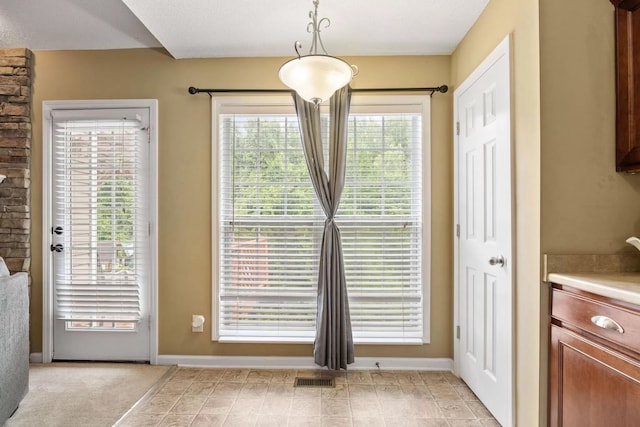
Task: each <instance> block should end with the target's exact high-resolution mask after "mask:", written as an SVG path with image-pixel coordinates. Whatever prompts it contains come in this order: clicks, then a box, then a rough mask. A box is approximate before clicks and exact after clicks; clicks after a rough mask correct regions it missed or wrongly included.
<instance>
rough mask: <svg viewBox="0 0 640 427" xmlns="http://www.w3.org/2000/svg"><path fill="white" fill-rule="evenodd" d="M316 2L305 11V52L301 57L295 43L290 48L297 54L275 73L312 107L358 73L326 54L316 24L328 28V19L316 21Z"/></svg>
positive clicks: (338, 59)
mask: <svg viewBox="0 0 640 427" xmlns="http://www.w3.org/2000/svg"><path fill="white" fill-rule="evenodd" d="M318 3H319V0H313V6H314V10H313V11H310V12H309V18H311V22H309V24H308V25H307V32H309V33H312V35H313V37H312V41H311V48H310V49H309V54H308V55H304V56H301V55H300V51H299V49H301V48H302V44H300V42H296V43H295V45H294V48H295V50H296V53H297V54H298V57H297V58H294V59H292V60H290V61H287V62H285V63H284V64H282V66H281V67H280V72H279V73H278V76H279V77H280V80H281V81H282V83H284V84H285V85H287V86H288V87H290V88H291V89H293V90H295V91H296V92H297V93H298V95H300V96H301V97H302V99H304V100H306V101H309V102H312V103H314V104H315V105H316V106H317V105H320V103H322V102H324V101H326V100H327V99H329V98H331V95H333V93H334V92H335V91H336V90H338V89H340V88H341V87H343V86H345V85H346V84H348V83H349V82H351V80H352V79H353V77H354V76H355V75H356V74H357V73H358V67H356V66H355V65H349V64H347V63H346V62H345V61H343V60H342V59H340V58H336V57H335V56H331V55H329V54H327V50H326V49H325V48H324V45H323V44H322V39H321V38H320V26H324V28H328V27H329V25H330V24H331V21H329V19H328V18H322V19H321V20H320V21H318ZM318 47H320V48H321V49H322V51H321V53H318Z"/></svg>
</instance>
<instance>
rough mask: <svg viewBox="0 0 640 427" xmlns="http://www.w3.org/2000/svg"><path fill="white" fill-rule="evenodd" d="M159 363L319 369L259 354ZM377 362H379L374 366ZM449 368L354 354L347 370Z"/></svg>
mask: <svg viewBox="0 0 640 427" xmlns="http://www.w3.org/2000/svg"><path fill="white" fill-rule="evenodd" d="M156 362H157V364H158V365H178V366H185V367H210V368H213V367H215V368H256V369H318V366H317V365H316V364H315V363H314V362H313V358H312V357H259V356H187V355H175V354H166V355H158V358H157V360H156ZM376 363H378V365H376ZM378 368H380V369H383V370H389V371H391V370H393V371H400V370H412V371H452V370H453V359H447V358H416V357H356V360H355V363H353V364H351V365H349V369H350V370H366V369H378Z"/></svg>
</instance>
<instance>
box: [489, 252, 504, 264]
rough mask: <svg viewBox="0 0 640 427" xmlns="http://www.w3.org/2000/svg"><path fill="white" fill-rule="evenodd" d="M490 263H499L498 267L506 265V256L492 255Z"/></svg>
mask: <svg viewBox="0 0 640 427" xmlns="http://www.w3.org/2000/svg"><path fill="white" fill-rule="evenodd" d="M489 265H497V266H498V267H504V257H503V256H502V255H499V256H492V257H491V258H489Z"/></svg>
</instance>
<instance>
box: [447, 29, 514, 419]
mask: <svg viewBox="0 0 640 427" xmlns="http://www.w3.org/2000/svg"><path fill="white" fill-rule="evenodd" d="M505 56H506V58H507V63H509V65H510V68H511V34H509V35H507V37H505V38H504V39H503V40H502V41H501V42H500V43H499V44H498V46H496V48H495V49H494V50H493V51H492V52H491V53H490V54H489V55H488V56H487V57H486V58H485V59H484V60H483V61H482V63H481V64H480V65H479V66H478V67H477V68H476V69H475V70H473V72H472V73H471V74H470V75H469V76H468V77H467V78H466V79H465V80H464V82H463V83H462V84H460V86H459V87H458V88H457V89H456V90H455V91H454V95H453V139H454V148H453V159H454V161H453V181H454V184H453V185H454V206H453V215H454V235H453V240H454V244H453V247H454V270H453V298H454V305H453V331H452V332H453V372H454V374H456V375H458V376H459V375H460V357H461V355H460V340H459V335H458V334H459V329H458V328H459V325H460V289H459V286H460V278H459V271H458V269H459V262H460V254H459V247H458V245H459V241H458V236H457V230H458V226H457V224H460V218H459V206H458V196H459V184H460V183H459V182H458V173H459V171H458V154H459V153H458V150H459V136H458V132H459V130H458V125H457V123H459V121H460V120H459V117H458V98H459V97H460V94H462V93H464V92H465V91H466V90H467V89H469V87H470V86H471V85H473V84H474V83H475V82H476V81H477V80H478V78H479V77H480V76H482V75H483V74H484V73H486V72H487V70H488V69H489V68H491V67H492V66H493V64H494V63H495V62H497V61H498V60H499V59H500V58H502V57H505ZM512 80H513V79H512V78H511V79H510V84H511V81H512ZM509 97H510V98H511V102H510V105H511V109H512V110H513V93H512V90H511V87H509ZM511 113H512V114H511V117H513V111H511ZM509 129H510V132H511V138H510V141H511V165H512V168H511V170H512V171H513V155H514V153H513V151H514V150H513V127H512V126H511V125H510V126H509ZM511 180H512V182H511V184H512V185H511V188H512V190H511V236H512V242H511V253H510V254H506V257H507V259H508V260H509V261H510V264H511V283H512V301H511V307H512V309H511V313H512V327H511V331H512V332H511V336H509V343H510V345H509V348H510V353H511V354H510V355H509V357H508V359H509V363H510V365H511V366H510V369H509V372H510V373H511V378H510V380H509V381H508V384H509V389H510V391H509V402H507V403H508V406H509V420H510V421H509V425H514V422H515V387H514V384H515V372H516V369H515V358H514V356H515V350H514V343H515V339H514V336H513V334H514V331H515V324H514V323H515V306H514V297H515V277H516V274H515V272H516V265H515V247H516V234H515V215H514V213H515V207H514V201H515V197H514V195H513V191H514V190H513V189H514V188H515V185H514V182H513V180H514V177H513V173H512V177H511Z"/></svg>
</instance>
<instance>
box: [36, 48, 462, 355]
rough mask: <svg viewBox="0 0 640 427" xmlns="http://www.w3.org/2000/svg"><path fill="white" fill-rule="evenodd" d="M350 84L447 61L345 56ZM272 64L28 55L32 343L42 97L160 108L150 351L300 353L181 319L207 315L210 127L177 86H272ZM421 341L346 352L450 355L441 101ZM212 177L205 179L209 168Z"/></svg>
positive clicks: (436, 111)
mask: <svg viewBox="0 0 640 427" xmlns="http://www.w3.org/2000/svg"><path fill="white" fill-rule="evenodd" d="M348 59H350V60H351V62H353V63H355V64H357V65H358V66H359V68H360V74H359V75H358V76H357V78H356V79H355V81H354V84H353V86H354V87H361V88H362V87H398V86H405V87H407V86H410V87H413V86H433V85H441V84H448V83H449V82H450V79H451V58H450V57H448V56H435V57H393V58H372V57H366V58H365V57H360V58H348ZM283 60H284V59H283V58H261V59H260V58H258V59H193V60H174V59H172V58H171V57H169V56H168V55H167V53H166V52H165V51H163V50H160V49H155V50H154V49H136V50H115V51H74V52H45V51H39V52H35V78H34V86H33V95H34V105H33V129H34V130H33V148H32V153H33V163H32V167H33V173H32V178H33V187H32V205H33V210H32V212H33V236H32V247H33V262H32V276H33V298H32V305H31V311H32V329H31V341H32V349H31V351H33V352H38V351H41V348H42V326H41V324H42V315H41V312H42V279H41V277H42V258H41V253H42V250H41V248H42V229H41V223H42V216H41V209H42V202H41V199H42V168H41V164H42V146H41V140H42V120H41V114H42V108H41V106H42V101H43V100H65V99H98V98H157V99H158V100H159V117H160V129H159V137H160V140H159V193H160V194H159V229H158V232H159V297H160V302H159V328H160V343H159V347H160V348H159V350H160V354H182V355H265V356H281V355H287V356H310V355H311V354H312V350H311V346H309V345H260V346H256V345H237V344H236V345H233V344H217V343H213V342H211V340H210V336H211V331H210V329H209V326H210V325H211V322H210V321H209V322H207V323H206V325H205V332H204V333H203V334H193V333H191V332H190V320H191V314H194V313H202V314H205V315H206V316H207V318H209V317H210V313H211V239H210V235H211V225H210V223H211V219H210V218H211V208H210V206H211V186H210V174H211V173H212V170H211V160H210V159H211V120H210V114H211V110H210V101H209V97H208V96H207V95H205V94H202V95H197V96H192V95H189V94H187V87H189V86H196V87H220V88H279V87H282V86H281V84H280V83H279V81H278V79H277V70H278V67H279V66H280V64H281V63H282V62H283ZM432 119H433V120H432V195H433V216H432V234H433V236H432V248H433V250H432V266H433V267H432V273H431V286H432V293H431V324H432V329H431V344H429V345H424V346H384V347H380V346H357V347H356V356H371V357H375V356H380V357H384V356H394V357H452V355H453V350H452V348H453V343H452V269H451V265H452V245H451V230H452V219H451V216H452V214H451V212H452V195H451V194H452V177H451V162H452V148H451V147H452V146H451V144H452V139H451V123H452V96H451V93H449V94H444V95H442V94H437V95H435V96H434V97H433V103H432ZM213 173H215V171H213Z"/></svg>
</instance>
